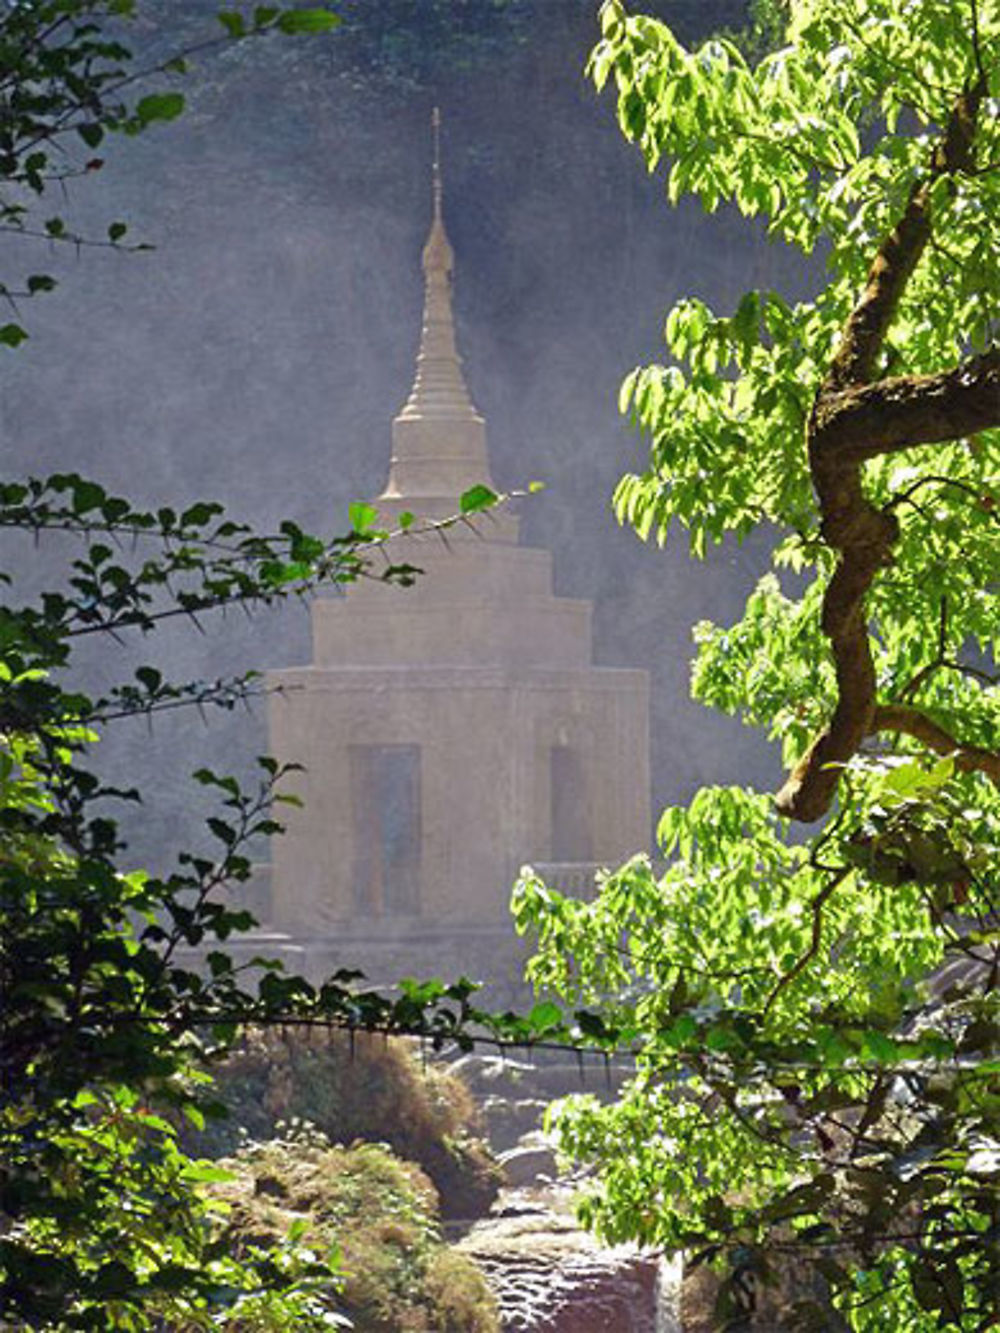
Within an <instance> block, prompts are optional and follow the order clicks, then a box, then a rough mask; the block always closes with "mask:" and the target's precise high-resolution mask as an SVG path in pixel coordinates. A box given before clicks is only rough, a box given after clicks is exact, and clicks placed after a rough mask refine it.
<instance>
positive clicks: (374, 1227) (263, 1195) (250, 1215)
mask: <svg viewBox="0 0 1000 1333" xmlns="http://www.w3.org/2000/svg"><path fill="white" fill-rule="evenodd" d="M224 1165H225V1166H226V1167H227V1168H228V1169H230V1170H231V1172H232V1179H231V1180H230V1181H228V1182H226V1183H225V1184H221V1185H218V1186H216V1187H215V1192H216V1193H217V1195H218V1197H219V1198H220V1199H221V1200H223V1201H224V1202H225V1203H226V1204H227V1205H228V1208H229V1214H228V1220H227V1231H226V1234H227V1238H228V1241H229V1243H230V1245H231V1247H232V1249H233V1251H234V1253H236V1254H237V1255H239V1254H240V1253H242V1252H243V1251H244V1250H245V1249H249V1248H250V1247H252V1246H259V1245H262V1244H274V1243H275V1242H277V1241H279V1240H280V1239H281V1238H283V1237H285V1236H286V1235H288V1233H289V1231H293V1232H295V1231H298V1232H300V1233H301V1238H302V1240H304V1242H305V1243H306V1244H308V1245H309V1246H311V1247H312V1248H313V1249H315V1250H317V1251H321V1252H322V1251H328V1250H331V1249H336V1250H338V1251H339V1255H340V1266H341V1269H342V1272H343V1274H344V1283H343V1290H342V1291H341V1293H340V1294H339V1295H337V1294H336V1293H335V1292H332V1291H331V1295H330V1301H331V1309H335V1310H338V1311H340V1312H343V1313H346V1314H347V1315H348V1316H349V1318H350V1319H351V1320H352V1322H353V1324H354V1327H355V1328H356V1329H357V1330H358V1333H499V1328H500V1325H499V1321H498V1318H497V1312H496V1306H495V1302H494V1299H493V1296H492V1294H491V1293H490V1291H489V1288H488V1287H487V1285H486V1282H485V1279H484V1278H483V1276H482V1274H481V1273H480V1272H479V1271H478V1269H477V1268H476V1267H475V1266H474V1264H473V1263H472V1261H471V1260H469V1259H467V1258H466V1257H465V1256H464V1255H461V1254H458V1253H456V1252H454V1251H451V1250H448V1249H447V1248H446V1247H445V1246H444V1245H443V1244H442V1241H441V1238H440V1233H439V1229H438V1201H437V1194H436V1192H435V1189H434V1186H433V1185H432V1184H431V1182H430V1180H429V1179H428V1177H427V1176H426V1175H425V1174H424V1172H423V1171H421V1170H420V1168H419V1167H418V1166H416V1165H414V1164H413V1163H412V1162H404V1161H401V1160H400V1159H399V1158H398V1157H395V1156H394V1155H393V1153H392V1152H391V1151H390V1150H389V1148H387V1147H386V1146H384V1145H381V1144H375V1143H356V1144H354V1145H353V1146H352V1147H347V1148H345V1147H338V1146H334V1145H331V1144H330V1143H329V1142H328V1141H327V1140H326V1139H325V1138H324V1136H323V1135H321V1134H320V1133H319V1132H318V1131H316V1130H314V1129H311V1128H309V1129H299V1130H298V1131H294V1132H292V1133H291V1134H290V1135H289V1136H287V1137H285V1138H282V1139H272V1140H270V1141H268V1142H266V1143H253V1144H249V1145H247V1146H246V1147H244V1148H243V1149H241V1150H240V1151H239V1152H238V1153H236V1154H235V1155H234V1156H233V1157H231V1158H228V1159H225V1162H224Z"/></svg>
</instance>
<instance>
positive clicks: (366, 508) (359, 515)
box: [347, 500, 378, 537]
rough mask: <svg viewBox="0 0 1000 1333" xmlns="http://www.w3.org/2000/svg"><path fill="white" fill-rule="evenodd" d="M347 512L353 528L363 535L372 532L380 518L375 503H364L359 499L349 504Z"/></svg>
mask: <svg viewBox="0 0 1000 1333" xmlns="http://www.w3.org/2000/svg"><path fill="white" fill-rule="evenodd" d="M347 514H348V517H349V518H350V521H351V528H352V530H353V531H354V532H356V533H357V534H358V535H359V536H361V537H363V536H365V535H366V534H367V533H369V532H371V530H372V528H373V527H374V526H375V523H376V520H377V519H378V510H377V509H376V508H375V506H374V505H370V504H364V503H362V502H361V501H358V500H356V501H355V502H354V503H353V504H351V505H349V506H348V509H347Z"/></svg>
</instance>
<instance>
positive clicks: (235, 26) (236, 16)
mask: <svg viewBox="0 0 1000 1333" xmlns="http://www.w3.org/2000/svg"><path fill="white" fill-rule="evenodd" d="M216 17H217V18H218V20H219V22H220V23H221V24H222V26H223V27H224V28H225V30H226V32H227V33H228V34H229V36H230V37H245V36H246V31H247V26H246V20H245V19H244V17H243V15H242V14H241V13H240V12H239V11H238V10H235V9H223V10H220V11H219V13H218V14H217V15H216Z"/></svg>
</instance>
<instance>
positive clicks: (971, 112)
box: [776, 76, 1000, 823]
mask: <svg viewBox="0 0 1000 1333" xmlns="http://www.w3.org/2000/svg"><path fill="white" fill-rule="evenodd" d="M985 92H986V84H985V81H984V80H983V79H982V77H981V76H980V77H978V78H977V81H976V83H975V84H974V85H973V86H972V87H970V88H967V89H965V90H964V91H963V92H962V94H961V95H960V96H959V97H958V99H957V100H956V103H955V106H954V109H953V111H952V114H951V116H950V117H949V120H948V124H947V126H946V127H945V130H944V133H943V135H942V137H941V140H940V141H939V143H938V144H937V146H936V147H935V149H934V152H933V154H932V156H931V161H930V165H929V169H928V171H927V172H926V173H925V175H924V177H923V178H922V179H921V180H920V181H918V182H917V183H916V184H915V185H914V186H913V189H912V190H911V193H910V197H909V200H908V202H907V205H906V208H905V209H904V212H903V215H902V217H901V218H900V219H899V221H898V222H897V224H896V226H895V227H893V229H892V231H890V232H889V234H888V235H887V236H886V237H885V238H884V239H883V241H882V243H881V245H880V246H879V249H878V253H877V254H876V256H875V259H874V261H873V262H872V265H871V268H870V269H869V272H868V279H867V282H866V284H865V287H864V290H863V291H862V293H861V296H860V298H859V299H858V302H857V304H856V305H855V307H854V310H853V311H852V312H851V314H850V315H849V317H848V319H847V321H846V323H845V325H844V328H843V330H842V335H841V341H840V344H839V346H838V349H837V351H836V353H835V354H834V357H833V359H832V361H831V363H830V368H829V371H828V373H827V375H826V378H825V379H824V381H823V384H822V385H821V386H820V389H819V392H818V393H817V395H816V401H815V403H814V405H813V410H812V414H811V416H810V420H809V427H808V436H807V438H808V446H809V469H810V474H811V476H812V483H813V489H814V491H815V494H816V499H817V501H818V504H819V511H820V518H821V522H820V536H821V537H822V539H823V541H824V542H825V543H826V544H827V546H829V547H830V549H831V550H832V551H834V552H835V553H836V555H837V557H838V563H837V567H836V569H835V571H834V574H833V577H832V578H831V580H830V583H829V585H828V587H827V589H826V593H825V595H824V597H823V611H822V618H821V627H822V630H823V633H824V634H825V635H826V637H827V638H828V639H829V641H830V647H831V649H832V653H833V661H834V670H835V674H836V682H837V703H836V707H835V709H834V713H833V717H832V718H831V720H830V722H829V725H828V726H827V727H826V729H825V730H824V731H823V732H822V733H821V735H820V736H819V737H817V739H816V740H815V741H814V742H813V744H812V746H811V747H810V748H809V750H808V751H807V753H806V754H805V755H804V757H803V758H802V759H801V760H800V762H799V763H798V764H797V765H796V767H795V769H794V770H793V772H792V773H791V774H790V776H789V777H788V779H787V781H786V782H785V784H784V786H783V787H782V789H781V791H780V792H779V793H778V796H777V800H776V804H777V809H778V812H779V814H782V815H784V816H786V817H787V818H789V819H797V820H802V821H804V822H806V823H810V822H812V821H813V820H816V819H820V818H822V816H823V815H825V814H826V812H827V810H829V808H830V805H831V803H832V801H833V798H834V795H835V793H836V790H837V784H838V782H839V780H840V774H841V772H842V770H843V767H844V765H845V764H847V763H848V762H849V761H850V759H851V758H852V757H853V756H854V755H855V754H856V753H857V752H858V750H859V748H860V747H861V745H862V743H863V742H864V740H865V738H866V737H867V736H870V735H871V734H872V733H873V731H875V730H878V727H876V725H875V718H876V714H877V713H878V711H879V710H878V708H877V700H876V676H875V664H874V661H873V660H872V652H871V646H870V643H869V634H868V615H867V609H866V605H865V602H866V598H867V595H868V590H869V589H870V587H871V585H872V582H873V580H874V579H875V577H876V575H877V574H878V572H879V570H881V569H882V568H884V567H885V566H886V565H888V564H890V563H891V561H892V551H893V547H894V546H895V543H896V539H897V537H898V535H899V524H898V522H897V520H896V517H895V515H894V513H893V512H892V511H891V509H885V510H882V509H878V508H876V506H875V505H873V504H872V502H871V501H870V500H869V499H868V498H867V497H866V495H865V493H864V488H863V485H862V468H863V464H864V462H865V460H866V459H870V458H874V457H877V456H878V455H880V454H885V453H891V452H893V451H894V450H897V449H905V448H910V447H912V446H914V445H920V444H934V443H940V442H941V441H942V440H954V439H958V438H961V437H962V436H963V435H967V434H974V433H975V432H976V431H979V430H983V429H985V428H987V427H989V426H995V425H1000V351H997V350H994V351H991V352H990V353H988V354H987V355H986V356H984V357H980V358H978V359H977V360H976V361H972V362H968V363H966V364H965V365H963V366H959V367H958V368H957V369H953V370H951V371H948V372H945V373H943V374H940V375H930V376H903V377H897V378H894V379H890V380H885V381H882V382H880V383H871V382H870V381H871V380H872V377H873V374H874V369H875V363H876V360H877V358H878V355H879V353H880V351H881V349H882V346H883V343H884V340H885V335H886V332H887V330H888V328H889V326H890V324H891V322H892V319H893V317H894V315H895V312H896V309H897V307H898V305H899V302H900V299H901V298H902V295H903V293H904V292H905V290H906V286H907V284H908V282H909V280H910V278H911V276H912V275H913V272H914V270H915V268H916V266H917V264H918V263H919V261H920V257H921V255H922V254H923V251H924V248H925V247H926V245H927V242H928V240H929V238H930V235H931V226H932V221H933V218H932V207H931V196H932V187H933V185H934V183H935V182H936V181H937V180H938V179H940V178H941V177H943V176H948V175H951V174H954V173H957V172H961V171H970V170H972V169H974V167H975V158H974V152H973V149H974V143H975V134H976V119H977V115H978V112H979V108H980V104H981V102H982V100H983V97H984V96H985ZM894 716H898V715H894ZM917 716H918V717H921V716H922V715H920V714H917ZM914 725H915V726H917V727H918V728H919V729H918V730H913V729H912V727H911V728H909V731H910V734H912V735H915V736H917V737H918V738H919V739H923V740H924V741H925V743H927V744H930V745H931V747H932V748H936V747H937V745H938V744H943V745H946V752H948V753H950V752H951V751H952V750H954V749H961V747H959V746H956V744H955V742H954V741H953V740H952V738H951V737H948V736H947V735H946V734H945V733H943V732H940V731H934V730H933V728H934V726H935V724H932V723H929V722H928V726H927V727H924V726H923V725H922V724H920V723H917V724H914ZM928 728H930V729H931V730H929V729H928ZM895 729H896V730H899V729H901V728H900V727H898V726H897V727H896V728H895ZM932 734H933V737H934V741H933V742H932V740H931V736H932ZM965 753H966V754H967V755H968V756H970V759H971V756H972V754H973V752H972V751H971V750H966V751H965ZM974 766H975V767H980V768H982V764H977V765H974Z"/></svg>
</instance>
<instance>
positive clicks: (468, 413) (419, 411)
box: [399, 107, 480, 420]
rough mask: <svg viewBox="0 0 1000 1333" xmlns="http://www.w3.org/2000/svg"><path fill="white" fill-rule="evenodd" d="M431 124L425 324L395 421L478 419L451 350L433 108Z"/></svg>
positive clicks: (449, 277)
mask: <svg viewBox="0 0 1000 1333" xmlns="http://www.w3.org/2000/svg"><path fill="white" fill-rule="evenodd" d="M431 124H432V127H433V131H434V165H433V169H432V171H433V174H432V183H433V194H434V216H433V219H432V221H431V229H430V233H429V235H428V237H427V243H426V245H425V246H424V252H423V270H424V323H423V329H422V331H421V334H420V351H419V353H418V354H417V373H416V378H415V379H414V381H413V388H412V389H411V391H410V396H409V398H408V400H407V402H406V405H405V407H404V408H403V410H402V411H401V412H400V414H399V416H400V419H406V418H410V417H424V418H427V417H437V418H447V419H450V420H455V419H456V418H458V419H464V420H470V419H473V420H476V419H480V418H479V413H478V412H477V411H476V409H475V407H474V406H473V404H472V399H471V398H470V397H469V390H468V388H467V387H466V384H465V377H464V376H463V374H462V358H461V357H460V356H459V355H458V351H457V349H456V346H455V318H454V314H453V311H452V304H451V293H452V282H453V274H454V268H455V253H454V251H453V250H452V248H451V242H450V241H449V240H448V233H447V232H446V231H445V227H444V217H443V215H442V196H443V189H442V184H441V112H440V110H439V109H438V108H437V107H435V108H434V111H433V114H432V120H431Z"/></svg>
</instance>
